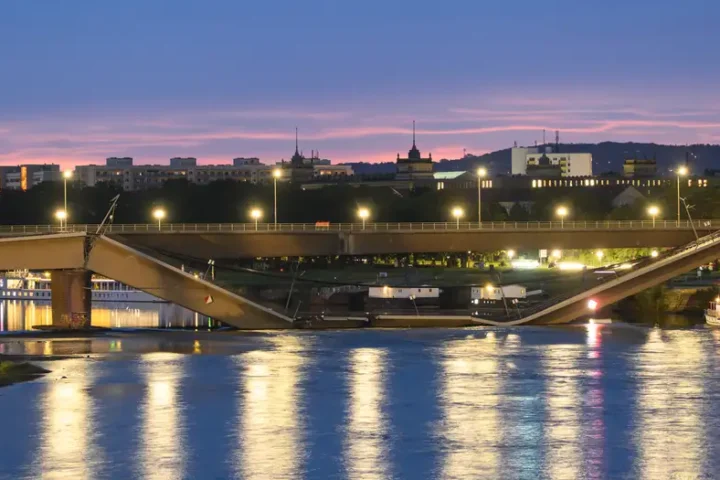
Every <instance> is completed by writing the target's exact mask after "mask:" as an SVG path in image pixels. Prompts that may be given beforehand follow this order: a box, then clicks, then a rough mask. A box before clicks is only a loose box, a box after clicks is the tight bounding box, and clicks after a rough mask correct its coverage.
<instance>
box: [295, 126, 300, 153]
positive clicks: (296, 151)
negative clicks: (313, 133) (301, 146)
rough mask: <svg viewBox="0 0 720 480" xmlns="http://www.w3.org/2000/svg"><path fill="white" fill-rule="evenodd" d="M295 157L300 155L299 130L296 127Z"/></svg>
mask: <svg viewBox="0 0 720 480" xmlns="http://www.w3.org/2000/svg"><path fill="white" fill-rule="evenodd" d="M295 155H300V152H299V151H298V129H297V127H295Z"/></svg>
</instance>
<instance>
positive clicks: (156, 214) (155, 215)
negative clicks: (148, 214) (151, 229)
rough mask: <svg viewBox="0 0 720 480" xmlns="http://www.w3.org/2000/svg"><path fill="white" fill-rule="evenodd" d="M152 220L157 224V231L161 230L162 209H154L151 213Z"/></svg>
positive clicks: (163, 212)
mask: <svg viewBox="0 0 720 480" xmlns="http://www.w3.org/2000/svg"><path fill="white" fill-rule="evenodd" d="M152 215H153V218H154V219H155V220H157V222H158V230H160V229H161V228H162V221H163V219H164V218H165V215H166V214H165V210H164V209H162V208H156V209H155V210H153V212H152Z"/></svg>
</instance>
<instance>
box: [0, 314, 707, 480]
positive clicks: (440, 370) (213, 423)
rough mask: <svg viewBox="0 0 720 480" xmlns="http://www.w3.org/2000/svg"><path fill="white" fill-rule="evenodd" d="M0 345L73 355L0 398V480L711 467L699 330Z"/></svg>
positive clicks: (646, 472)
mask: <svg viewBox="0 0 720 480" xmlns="http://www.w3.org/2000/svg"><path fill="white" fill-rule="evenodd" d="M112 345H114V347H111V346H112ZM0 347H1V348H2V350H3V351H4V352H5V353H19V352H34V353H37V352H38V351H39V352H40V353H42V352H46V353H57V352H58V351H61V352H64V353H68V352H70V353H73V354H75V355H76V356H75V357H73V358H70V359H67V360H60V361H52V362H42V365H43V366H45V367H47V368H49V369H51V370H52V373H51V374H50V375H48V376H47V377H44V378H42V379H40V380H37V381H33V382H29V383H24V384H19V385H15V386H12V387H8V388H4V389H2V390H0V412H2V414H1V415H2V433H1V434H0V478H3V479H5V478H7V479H31V478H32V479H35V478H48V479H53V478H58V479H60V478H73V479H93V478H157V479H180V478H192V479H197V478H213V479H221V478H247V479H295V478H312V479H325V478H330V479H333V478H337V479H346V478H347V479H384V478H408V479H419V478H447V479H477V478H489V479H498V478H503V479H513V478H527V479H535V478H549V479H565V478H567V479H576V478H646V479H653V480H655V479H676V478H714V477H716V476H717V472H719V471H720V456H718V455H717V453H718V450H719V448H718V444H719V443H720V411H719V409H718V405H720V403H719V402H720V382H718V380H720V378H719V377H720V375H719V373H718V372H719V371H720V370H719V369H718V367H719V363H720V357H719V356H718V354H719V353H720V332H718V331H714V330H709V329H705V328H698V329H686V330H660V329H653V328H643V327H632V326H618V327H616V326H612V327H610V326H598V325H589V326H583V327H568V328H540V327H521V328H514V329H481V328H476V329H465V330H439V329H438V330H390V331H377V330H376V331H372V330H356V331H342V332H308V331H302V332H291V333H282V334H269V333H240V334H223V333H218V332H213V333H207V332H205V333H193V332H161V333H158V334H155V333H145V334H138V335H132V334H123V333H111V334H108V335H104V336H101V337H97V338H92V339H73V338H65V339H62V340H58V341H55V342H52V341H48V342H46V341H44V340H40V341H38V339H17V338H14V339H10V338H6V339H4V340H2V341H0ZM178 352H179V353H178ZM88 355H89V357H88Z"/></svg>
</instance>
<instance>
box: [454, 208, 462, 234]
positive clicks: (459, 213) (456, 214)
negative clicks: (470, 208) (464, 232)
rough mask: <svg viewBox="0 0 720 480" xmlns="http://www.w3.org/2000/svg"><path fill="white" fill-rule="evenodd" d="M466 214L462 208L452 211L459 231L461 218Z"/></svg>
mask: <svg viewBox="0 0 720 480" xmlns="http://www.w3.org/2000/svg"><path fill="white" fill-rule="evenodd" d="M464 213H465V212H464V211H463V209H462V208H460V207H455V208H453V209H452V216H453V217H455V221H456V223H457V229H458V230H460V217H462V216H463V214H464Z"/></svg>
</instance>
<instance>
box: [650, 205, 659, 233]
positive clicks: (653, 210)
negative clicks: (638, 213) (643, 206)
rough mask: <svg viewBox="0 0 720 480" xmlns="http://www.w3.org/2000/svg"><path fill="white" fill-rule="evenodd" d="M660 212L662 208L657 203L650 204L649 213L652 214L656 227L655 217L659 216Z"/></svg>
mask: <svg viewBox="0 0 720 480" xmlns="http://www.w3.org/2000/svg"><path fill="white" fill-rule="evenodd" d="M658 213H660V209H659V208H658V207H656V206H655V205H650V206H649V207H648V214H650V216H651V217H652V219H653V228H655V217H657V216H658Z"/></svg>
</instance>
